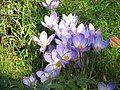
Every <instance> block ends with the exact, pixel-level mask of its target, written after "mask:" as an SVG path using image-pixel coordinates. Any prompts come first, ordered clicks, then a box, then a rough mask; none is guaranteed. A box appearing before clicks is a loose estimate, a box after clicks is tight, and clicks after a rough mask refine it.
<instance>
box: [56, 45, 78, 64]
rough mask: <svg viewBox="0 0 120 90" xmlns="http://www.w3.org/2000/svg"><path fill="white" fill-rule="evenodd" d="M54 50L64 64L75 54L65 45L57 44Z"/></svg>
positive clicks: (72, 58)
mask: <svg viewBox="0 0 120 90" xmlns="http://www.w3.org/2000/svg"><path fill="white" fill-rule="evenodd" d="M56 50H57V52H58V53H59V55H60V57H61V58H62V60H63V63H65V64H67V63H68V62H69V61H70V60H74V58H75V57H76V54H77V52H76V51H75V50H72V49H70V48H68V47H67V46H65V45H57V46H56Z"/></svg>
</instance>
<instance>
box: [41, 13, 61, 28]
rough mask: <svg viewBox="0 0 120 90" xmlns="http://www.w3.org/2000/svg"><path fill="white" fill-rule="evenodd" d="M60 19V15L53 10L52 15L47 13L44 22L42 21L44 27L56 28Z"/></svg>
mask: <svg viewBox="0 0 120 90" xmlns="http://www.w3.org/2000/svg"><path fill="white" fill-rule="evenodd" d="M58 21H59V17H58V16H57V13H56V12H52V13H51V15H50V17H49V16H47V15H46V16H45V17H44V22H42V21H41V23H42V25H43V26H44V27H47V28H49V29H51V30H56V28H57V27H58V24H57V23H58Z"/></svg>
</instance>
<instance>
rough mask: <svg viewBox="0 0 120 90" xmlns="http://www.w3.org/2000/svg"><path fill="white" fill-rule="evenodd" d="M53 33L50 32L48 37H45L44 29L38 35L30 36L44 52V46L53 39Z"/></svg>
mask: <svg viewBox="0 0 120 90" xmlns="http://www.w3.org/2000/svg"><path fill="white" fill-rule="evenodd" d="M54 37H55V34H52V35H51V36H50V37H49V38H48V37H47V33H46V32H45V31H43V32H41V34H40V37H39V38H37V37H36V36H32V39H33V41H34V42H35V43H36V44H38V45H39V46H41V48H40V51H41V52H44V51H45V50H46V46H48V45H49V44H50V43H51V41H52V40H53V39H54Z"/></svg>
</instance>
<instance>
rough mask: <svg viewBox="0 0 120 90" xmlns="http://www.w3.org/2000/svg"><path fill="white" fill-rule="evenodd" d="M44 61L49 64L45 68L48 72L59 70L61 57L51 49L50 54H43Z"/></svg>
mask: <svg viewBox="0 0 120 90" xmlns="http://www.w3.org/2000/svg"><path fill="white" fill-rule="evenodd" d="M44 58H45V61H47V62H48V63H49V64H48V65H47V66H46V68H47V67H49V68H48V69H49V71H50V70H51V71H52V70H53V69H54V70H61V67H62V63H61V57H60V55H59V54H58V52H57V51H56V49H53V50H52V52H51V53H49V52H46V53H45V54H44Z"/></svg>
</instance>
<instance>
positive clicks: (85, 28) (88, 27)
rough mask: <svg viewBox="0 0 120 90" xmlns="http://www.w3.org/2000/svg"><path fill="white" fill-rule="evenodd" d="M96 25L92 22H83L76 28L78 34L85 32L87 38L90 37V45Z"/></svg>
mask: <svg viewBox="0 0 120 90" xmlns="http://www.w3.org/2000/svg"><path fill="white" fill-rule="evenodd" d="M94 31H95V29H94V26H93V25H92V24H91V23H90V24H83V23H81V24H80V25H79V26H78V27H77V30H76V33H77V34H79V33H80V34H83V35H84V36H85V38H87V39H88V42H89V43H88V45H89V46H90V45H91V44H92V42H93V40H94V33H95V32H94Z"/></svg>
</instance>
